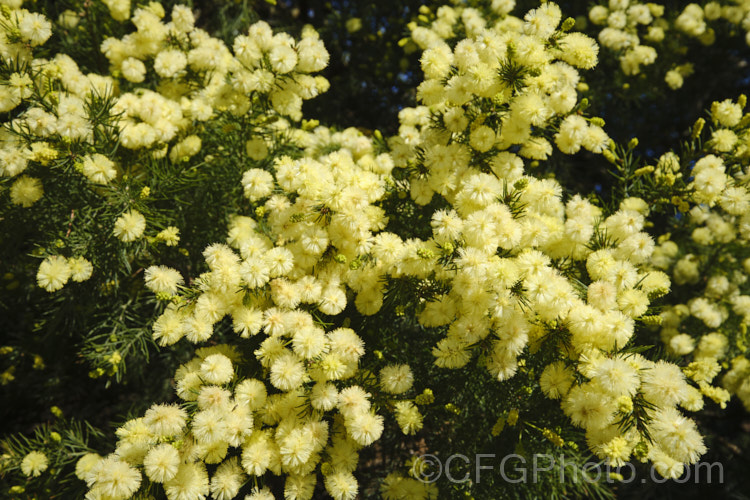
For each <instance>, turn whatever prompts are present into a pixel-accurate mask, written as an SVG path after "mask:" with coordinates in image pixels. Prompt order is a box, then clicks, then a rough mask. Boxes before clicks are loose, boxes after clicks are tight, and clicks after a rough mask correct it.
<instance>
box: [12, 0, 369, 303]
mask: <svg viewBox="0 0 750 500" xmlns="http://www.w3.org/2000/svg"><path fill="white" fill-rule="evenodd" d="M19 3H20V2H19ZM16 7H17V6H16ZM108 7H109V8H110V13H111V14H112V16H113V17H114V18H115V19H116V20H118V21H128V20H129V22H131V23H132V24H133V25H134V26H135V28H136V30H135V31H134V32H133V33H130V34H128V35H125V36H124V37H123V38H122V39H116V38H107V39H106V40H104V42H103V43H102V45H101V51H102V53H103V54H104V55H105V56H106V58H107V59H108V61H109V63H110V70H111V76H101V75H98V74H94V73H89V74H84V73H83V72H82V71H81V70H80V69H79V67H78V65H77V63H76V62H75V61H74V60H73V59H72V58H71V57H69V56H67V55H65V54H57V55H55V56H54V57H52V58H51V59H41V58H35V57H34V50H33V49H34V47H36V46H38V45H42V44H43V43H44V42H45V41H46V40H47V39H48V38H49V37H50V35H51V26H52V24H51V23H50V22H49V21H48V20H46V19H45V18H44V17H43V16H42V15H41V14H36V13H30V12H28V11H26V10H24V9H19V8H13V7H12V6H11V7H9V8H4V9H3V10H2V12H0V16H2V29H0V53H2V55H3V57H4V58H5V59H7V60H8V61H9V63H12V64H13V66H14V67H17V68H18V70H17V72H15V73H12V74H11V75H10V77H9V79H8V81H7V82H3V83H4V85H0V111H2V112H9V111H11V110H14V109H16V108H17V107H18V106H19V105H21V104H22V103H23V104H24V107H23V108H22V111H21V112H20V113H17V114H16V116H14V117H13V119H12V120H9V121H8V122H6V123H4V124H3V126H2V127H1V128H0V175H2V176H3V177H8V178H13V180H12V185H11V187H10V190H9V194H10V201H11V202H12V203H13V204H15V205H18V206H20V207H23V208H27V207H31V206H32V205H34V204H35V203H37V202H39V200H41V199H42V198H43V196H44V183H45V182H50V183H52V184H54V183H56V182H58V181H57V179H58V178H66V179H67V177H66V176H67V175H68V174H69V171H68V170H67V169H66V168H65V165H66V164H67V159H68V158H66V157H69V158H73V159H75V162H74V166H75V172H78V173H79V174H80V175H81V176H82V177H83V178H85V180H86V181H88V182H89V183H90V184H91V189H92V191H94V192H96V193H98V194H99V195H101V196H102V197H103V198H106V199H107V203H112V201H113V199H116V200H117V203H118V204H122V207H121V211H120V213H119V215H118V216H116V219H115V220H113V221H112V222H111V223H110V224H111V225H109V226H108V227H107V230H108V231H109V232H110V234H112V235H113V236H115V237H116V238H117V239H119V240H120V241H122V242H124V243H130V242H134V241H136V240H139V239H141V238H142V237H144V236H145V235H146V234H147V220H146V217H145V216H144V215H143V213H142V211H141V210H138V209H136V208H134V206H133V205H134V200H129V199H127V198H128V197H130V196H132V195H130V193H127V191H128V187H127V178H128V177H129V175H132V170H133V168H134V167H133V166H132V162H133V160H132V158H131V157H127V159H123V157H122V154H121V153H120V154H118V153H117V151H116V149H117V148H114V149H115V151H114V152H113V149H112V148H110V147H107V146H106V145H102V142H101V141H100V140H99V141H98V142H97V141H95V139H94V127H95V122H96V120H98V119H100V118H94V117H93V116H92V113H94V111H92V110H93V109H94V106H95V105H96V104H95V103H96V102H98V100H100V99H108V98H111V108H109V109H107V112H108V113H109V114H110V115H111V116H112V117H117V118H112V119H111V120H110V121H108V122H107V125H106V127H104V126H102V125H99V129H98V130H99V132H100V133H103V132H104V131H108V132H107V133H111V134H112V136H113V140H116V141H117V143H118V144H119V145H120V146H122V147H124V148H126V149H129V150H140V151H145V156H143V157H141V159H142V160H143V161H146V162H148V161H151V160H152V159H156V160H158V159H161V158H164V157H167V153H169V155H168V158H169V160H170V161H171V162H173V163H179V162H184V161H186V160H188V159H189V158H190V157H192V156H194V155H196V154H198V153H199V152H200V150H201V147H202V144H201V140H200V138H199V137H198V136H197V135H195V134H189V132H191V131H194V126H195V125H196V124H198V123H200V122H205V121H206V120H209V119H211V118H212V117H215V116H216V115H217V114H220V113H225V114H226V113H229V114H231V115H233V116H237V117H239V116H261V117H263V119H267V118H268V115H273V114H275V115H277V116H278V115H282V116H284V117H287V118H291V119H292V120H299V119H301V106H302V101H303V100H304V99H310V98H312V97H314V96H316V95H318V94H319V93H321V92H324V91H325V90H327V88H328V82H327V81H326V80H325V78H323V77H321V76H314V75H313V73H315V72H317V71H320V70H321V69H323V68H324V67H325V66H326V64H327V62H328V58H329V56H328V52H327V51H326V49H325V47H324V46H323V43H322V42H321V41H320V39H319V37H318V35H317V33H316V32H315V31H314V30H312V29H309V28H307V29H305V30H304V31H303V33H302V37H301V39H300V40H295V39H293V38H292V37H290V36H289V35H287V34H286V33H277V34H274V33H273V31H272V30H271V28H270V27H269V26H268V24H266V23H264V22H258V23H256V24H254V25H252V26H250V28H249V30H248V32H247V34H242V35H239V36H238V37H237V38H236V39H235V42H234V45H233V47H232V48H231V49H230V48H228V47H226V46H225V45H224V43H223V42H221V41H220V40H218V39H216V38H212V37H211V36H209V35H208V34H207V33H206V32H205V31H203V30H200V29H198V28H196V27H195V19H194V15H193V13H192V11H191V10H190V9H189V8H188V7H185V6H181V5H178V6H175V7H174V8H173V10H172V12H171V15H170V16H169V17H170V20H169V21H168V22H165V19H164V18H165V16H166V13H165V11H164V9H163V7H162V6H161V5H160V4H159V3H156V2H151V3H150V4H149V5H148V6H145V7H142V8H136V9H135V10H134V11H133V14H132V16H130V2H114V1H112V2H108ZM60 22H62V21H60ZM147 72H153V73H155V74H156V75H157V77H158V78H157V80H158V81H157V83H156V90H151V89H148V88H139V87H138V84H140V83H142V82H144V80H145V77H146V74H147ZM121 89H128V91H127V92H122V91H121ZM261 97H262V99H261ZM285 123H286V121H285V120H279V121H278V122H277V123H276V124H274V127H277V128H278V127H281V128H283V127H284V124H285ZM260 129H261V127H260V126H259V127H258V130H259V131H260ZM258 135H259V137H258V138H255V139H251V140H250V141H249V142H248V145H249V146H248V156H249V157H250V158H253V159H261V158H262V157H264V156H265V154H266V153H267V147H266V145H265V140H264V139H263V138H262V134H261V133H260V132H259V134H258ZM71 143H73V144H75V149H76V150H77V151H80V152H79V153H78V154H71V152H70V147H69V145H70V144H71ZM251 143H252V145H253V147H252V148H251V147H250V144H251ZM258 151H265V152H266V153H263V154H259V153H258ZM125 154H126V155H127V153H125ZM135 168H139V167H135ZM27 173H30V174H31V175H27ZM365 189H367V186H365ZM120 190H122V191H123V192H125V193H126V194H127V195H126V197H121V196H119V194H120V193H118V194H117V195H114V193H116V192H117V191H120ZM147 196H148V194H147V193H145V194H144V193H141V196H140V199H142V198H145V197H147ZM123 199H126V201H125V203H124V204H123V202H122V200H123ZM53 203H54V202H53ZM175 229H176V228H174V227H170V231H171V233H169V234H167V233H164V234H162V233H159V234H158V235H156V236H155V238H154V237H153V236H152V237H150V238H152V240H150V241H153V242H164V243H166V244H167V245H170V246H174V245H175V244H176V243H177V239H176V238H178V237H177V236H176V234H173V233H174V230H175ZM55 262H56V261H55ZM55 262H53V261H49V260H48V261H45V263H44V264H43V265H42V267H40V269H39V275H38V282H39V284H40V286H42V287H43V288H45V289H46V290H48V291H55V290H59V289H60V288H61V287H62V285H63V284H64V283H65V282H66V281H67V280H68V277H70V276H71V273H72V277H73V279H78V278H80V279H78V281H81V280H84V279H87V278H88V276H90V274H91V269H90V268H91V264H90V263H88V261H86V262H87V266H88V267H85V268H83V269H80V270H79V269H78V268H76V269H75V270H73V271H71V270H70V269H68V268H67V267H66V266H65V265H63V261H62V260H61V261H59V262H57V263H55ZM71 262H72V261H71ZM81 265H82V264H81ZM79 267H80V265H79ZM86 269H88V271H87V272H88V274H86V273H85V272H84V271H85V270H86ZM84 276H85V277H84ZM77 277H78V278H77Z"/></svg>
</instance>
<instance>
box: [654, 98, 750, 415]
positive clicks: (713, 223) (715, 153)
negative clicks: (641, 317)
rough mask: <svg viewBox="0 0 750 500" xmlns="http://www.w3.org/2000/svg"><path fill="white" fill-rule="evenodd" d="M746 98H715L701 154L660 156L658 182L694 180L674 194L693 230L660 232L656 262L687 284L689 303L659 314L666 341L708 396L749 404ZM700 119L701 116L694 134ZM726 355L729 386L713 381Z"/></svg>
mask: <svg viewBox="0 0 750 500" xmlns="http://www.w3.org/2000/svg"><path fill="white" fill-rule="evenodd" d="M745 104H746V98H745V97H744V96H741V97H740V98H739V99H738V100H737V102H735V101H732V100H730V99H727V100H724V101H720V102H714V103H713V104H712V106H711V130H710V131H709V134H710V135H709V140H708V141H706V142H705V144H704V146H703V150H701V151H700V152H699V153H698V159H697V160H695V161H693V162H688V161H685V160H682V161H681V159H680V158H679V157H678V156H677V155H675V154H674V153H667V154H665V155H664V156H662V157H661V159H660V160H659V163H658V165H657V168H656V170H655V175H656V178H657V182H659V183H663V184H669V185H672V184H675V183H676V182H677V183H678V184H679V181H680V180H681V179H683V178H688V179H689V180H690V182H689V183H687V185H686V188H687V189H688V193H689V194H688V195H687V196H686V197H685V199H684V200H679V199H676V200H674V201H675V202H677V203H678V204H679V205H680V206H681V208H680V210H683V209H684V210H685V211H686V212H687V213H686V214H685V215H686V222H687V227H688V229H689V232H688V233H687V234H686V235H685V237H684V238H676V237H674V236H670V235H664V236H662V237H661V238H660V239H659V244H658V245H657V246H656V248H655V250H654V255H653V257H652V259H651V265H652V266H653V268H655V269H660V270H662V271H665V272H668V273H670V274H671V275H672V277H673V281H674V283H675V284H676V285H678V290H677V291H678V292H679V291H680V290H681V289H689V293H688V294H687V295H686V297H687V298H686V300H685V302H684V303H677V304H674V305H673V306H671V307H669V308H667V309H665V310H664V311H663V312H662V313H661V315H660V316H661V330H660V334H661V339H662V341H663V342H664V343H665V345H666V346H667V347H668V349H669V350H670V351H671V352H672V353H673V354H675V355H677V356H684V357H685V359H686V360H687V361H689V363H688V364H687V366H686V368H685V373H686V374H687V375H688V376H689V377H690V378H691V379H692V380H693V381H694V382H695V383H696V384H698V386H699V389H700V392H701V393H702V394H703V395H704V396H706V397H708V398H710V399H712V400H713V401H715V402H716V403H717V404H719V405H720V406H722V407H723V406H725V405H726V403H727V401H728V400H729V397H730V393H732V394H737V396H738V397H739V398H740V400H742V401H743V403H744V404H745V406H746V407H748V408H750V377H749V375H750V372H748V370H747V367H748V366H750V365H749V364H748V360H747V358H746V357H745V353H746V350H747V324H748V322H750V289H748V278H747V277H748V273H749V272H750V252H748V250H747V248H748V240H749V239H750V193H748V190H747V182H748V179H750V171H748V169H747V167H746V166H745V165H746V162H747V157H748V154H750V153H749V151H748V148H747V141H748V138H750V130H749V129H748V123H750V118H749V116H750V115H747V114H745V112H744V108H745ZM702 126H703V121H701V120H699V121H698V123H697V125H696V127H694V130H695V135H696V137H697V136H699V135H700V132H701V131H700V129H701V127H702ZM716 263H719V265H718V266H717V265H716ZM728 359H731V369H730V370H729V371H727V372H726V374H725V375H724V376H723V378H722V385H723V387H724V388H719V387H715V386H712V385H710V383H711V382H712V380H713V379H714V378H715V377H716V376H717V375H719V373H720V372H721V365H722V364H724V365H725V366H726V364H727V363H726V362H727V360H728ZM693 406H694V408H691V409H693V410H698V409H700V408H701V407H702V402H699V401H698V400H696V401H695V403H694V404H693Z"/></svg>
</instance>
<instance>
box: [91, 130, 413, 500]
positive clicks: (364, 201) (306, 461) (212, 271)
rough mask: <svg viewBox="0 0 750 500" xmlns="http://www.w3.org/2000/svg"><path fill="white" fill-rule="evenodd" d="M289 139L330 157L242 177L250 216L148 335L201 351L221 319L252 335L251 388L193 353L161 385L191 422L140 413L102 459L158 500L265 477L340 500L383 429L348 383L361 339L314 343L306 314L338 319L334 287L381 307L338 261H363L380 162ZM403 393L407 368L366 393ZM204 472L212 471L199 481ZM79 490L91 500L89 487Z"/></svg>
mask: <svg viewBox="0 0 750 500" xmlns="http://www.w3.org/2000/svg"><path fill="white" fill-rule="evenodd" d="M298 135H299V137H300V139H303V142H304V143H306V144H307V145H308V146H309V147H310V148H311V150H313V149H315V150H317V149H320V145H321V144H322V143H327V144H329V145H330V144H331V141H335V143H336V144H339V145H342V146H343V147H341V149H339V150H337V151H334V152H331V153H328V154H326V155H323V156H319V157H317V158H314V157H311V156H308V157H303V158H301V159H298V160H293V159H291V158H289V157H281V158H278V159H277V160H276V161H275V164H274V168H273V171H272V172H273V173H270V172H268V171H266V170H260V169H250V170H248V171H247V172H245V174H244V176H243V179H242V183H243V185H244V189H245V195H246V196H247V197H248V198H249V199H250V200H252V201H253V202H254V203H255V204H256V207H257V208H256V218H255V219H254V218H250V217H246V216H235V217H234V218H233V220H232V222H231V224H230V228H229V235H228V238H227V243H228V244H227V245H225V244H215V245H211V246H210V247H208V248H207V249H206V250H205V252H204V256H205V258H206V263H207V265H208V267H209V272H207V273H204V274H203V275H201V276H200V277H199V279H198V280H197V283H198V285H197V290H196V291H197V292H198V296H197V298H195V300H191V301H185V300H183V299H179V298H178V299H177V300H175V301H174V303H173V304H172V305H170V306H169V307H168V308H167V310H166V311H165V312H164V314H163V315H162V316H161V317H160V318H159V319H158V320H157V321H156V323H155V324H154V338H155V339H156V340H157V341H158V342H159V343H160V344H161V345H164V346H166V345H171V344H174V343H175V342H177V341H179V340H180V339H181V338H183V337H186V338H187V339H188V340H189V341H191V342H194V343H201V342H205V341H207V340H209V339H210V338H211V337H212V335H213V334H214V327H215V325H216V324H217V323H218V322H220V321H221V320H222V318H224V317H225V316H229V317H231V319H232V325H233V328H234V331H235V333H236V334H237V335H238V336H240V337H242V338H249V337H253V336H258V335H260V336H262V338H263V340H262V341H261V342H260V344H259V347H258V348H257V349H256V350H255V352H254V354H255V357H256V360H257V363H258V364H259V366H260V367H261V368H262V373H264V376H265V378H264V379H243V380H235V370H234V368H233V366H235V365H236V364H237V363H244V364H248V361H246V360H240V359H239V358H238V355H237V353H236V352H235V351H233V350H232V348H231V347H229V346H219V347H212V348H202V349H199V350H198V351H197V357H196V358H195V359H194V360H193V361H191V362H190V363H187V364H185V365H183V366H182V367H181V368H180V369H179V370H178V371H177V373H176V375H175V382H176V387H177V394H178V396H179V397H180V398H181V399H183V400H184V401H189V402H195V403H197V405H198V410H197V411H196V412H194V413H191V414H189V415H188V414H186V413H185V412H184V411H183V410H181V409H180V408H178V407H165V406H163V405H157V406H155V407H153V408H152V409H151V410H149V411H148V412H147V413H146V415H145V416H144V417H143V418H141V419H136V420H134V421H131V422H129V423H128V424H126V425H125V427H123V428H122V429H121V430H120V431H119V434H120V437H121V440H120V442H119V444H118V447H117V450H116V451H115V454H114V455H112V457H110V458H106V459H102V463H104V464H107V465H106V468H109V467H118V468H121V467H125V466H126V467H129V468H130V469H129V470H133V471H136V470H137V469H136V468H140V467H142V468H143V471H144V472H145V474H146V476H147V477H148V479H149V480H150V481H152V482H160V483H163V484H164V488H165V491H166V494H167V497H168V498H186V497H185V496H180V495H189V494H191V492H192V493H194V494H203V495H205V494H208V492H211V493H212V494H213V495H214V496H215V497H216V498H227V499H228V498H234V496H235V495H236V494H237V491H238V490H239V487H240V486H241V485H242V484H243V483H244V482H245V480H246V478H247V476H248V475H250V476H256V477H262V476H263V475H264V474H265V473H266V472H267V471H268V472H270V473H272V474H276V475H280V474H284V475H285V476H286V478H287V482H286V489H285V495H286V497H287V498H311V496H312V494H313V491H314V487H315V484H316V474H317V471H320V472H322V474H323V475H324V477H325V480H324V484H325V487H326V489H327V490H328V491H329V493H330V494H331V495H332V496H333V497H334V498H337V499H351V498H354V496H355V495H356V493H357V491H358V486H357V481H356V479H355V477H354V476H353V475H352V472H353V471H354V470H355V468H356V466H357V460H358V451H359V450H360V449H361V448H362V447H363V446H367V445H370V444H372V443H373V442H374V441H375V440H377V439H378V438H379V437H380V435H381V433H382V431H383V425H384V424H383V417H382V416H380V415H378V414H376V413H375V411H374V409H373V407H372V405H371V402H370V399H371V393H370V392H368V391H367V390H366V389H365V388H363V387H362V386H360V385H357V384H353V383H352V382H351V380H352V378H353V377H354V376H355V375H357V374H360V373H361V370H360V369H359V360H360V358H361V357H362V356H363V355H364V354H365V346H364V343H363V341H362V340H361V339H360V337H359V336H358V335H357V334H356V333H355V332H354V331H353V330H351V329H349V328H336V329H333V330H331V331H326V330H325V329H324V328H323V327H322V326H321V325H320V323H319V322H318V321H316V320H315V319H314V317H313V315H311V314H310V312H308V311H309V310H310V308H311V307H312V308H314V309H317V311H319V312H320V313H321V314H324V315H327V316H336V315H339V314H340V313H341V312H342V311H343V310H344V309H345V308H346V306H347V303H348V299H347V288H349V289H355V288H356V289H357V291H358V292H359V295H358V296H357V298H356V300H355V305H356V307H357V308H358V309H360V311H362V312H363V313H365V314H372V313H374V312H375V311H377V309H378V308H379V307H380V305H381V304H382V291H381V288H380V284H379V283H378V275H377V273H373V272H368V273H367V275H366V276H365V275H364V274H363V273H362V272H361V271H359V270H357V269H356V266H351V265H350V263H351V262H356V261H357V259H361V258H362V257H363V256H364V255H366V254H367V253H368V252H370V251H371V249H372V247H373V240H374V235H373V232H376V231H379V230H382V229H383V227H384V226H385V224H386V222H387V219H386V218H385V214H384V212H383V210H382V209H381V208H378V207H377V206H376V205H375V203H376V202H378V201H380V200H382V199H383V197H384V196H385V194H386V188H387V185H388V184H387V181H386V179H388V178H389V173H390V169H391V168H393V163H392V161H391V160H390V157H388V156H387V155H380V156H375V155H374V154H373V145H372V143H371V141H370V140H368V139H366V138H365V137H364V136H362V135H361V134H360V133H359V132H356V131H355V130H354V129H351V130H348V131H344V132H340V133H336V134H330V132H328V131H327V130H326V129H322V128H321V129H317V130H315V131H314V132H311V133H303V132H299V133H298ZM145 279H146V284H147V286H148V287H149V288H150V289H151V290H153V291H154V292H156V293H166V294H170V295H171V294H175V293H177V292H178V285H179V284H181V283H182V277H181V276H180V274H179V273H178V272H177V271H175V270H172V269H169V268H167V267H165V266H158V267H157V266H154V267H151V268H149V269H147V270H146V276H145ZM259 373H260V372H259ZM412 381H413V375H412V373H411V370H410V369H409V366H408V365H388V366H385V367H384V368H383V370H382V373H381V376H380V387H381V388H382V391H383V392H386V393H390V394H393V395H397V394H403V393H404V392H406V391H408V390H409V389H410V388H411V385H412ZM232 388H233V390H232ZM412 406H413V405H412ZM301 410H304V411H301ZM162 414H164V416H161V415H162ZM303 415H304V416H303ZM399 415H401V416H400V417H399V421H400V422H403V424H402V427H403V428H404V432H409V433H413V432H415V430H417V429H419V428H421V415H420V414H419V412H418V411H417V410H416V408H415V407H414V408H413V409H411V410H410V409H409V408H404V409H403V410H402V411H401V412H400V413H399ZM173 416H174V424H172V423H170V422H171V419H172V417H173ZM165 426H167V427H169V429H168V432H167V431H165V428H166V427H165ZM175 439H176V440H177V442H176V443H175V442H174V441H175ZM233 450H237V452H236V453H235V452H234V451H233ZM323 457H327V458H326V459H325V460H324V459H323ZM107 460H109V462H107ZM204 464H221V465H220V466H219V468H218V469H217V470H216V472H215V473H214V475H213V477H211V479H210V480H209V477H208V475H207V472H206V468H205V465H204ZM85 479H86V480H87V481H88V482H89V483H90V486H91V488H92V489H91V492H92V493H91V494H92V495H93V494H95V493H96V492H97V491H98V490H99V488H101V486H100V485H101V484H103V483H102V482H101V481H100V480H98V479H96V478H95V477H94V476H93V475H88V476H86V477H85ZM217 495H218V496H217ZM117 498H124V496H120V497H117Z"/></svg>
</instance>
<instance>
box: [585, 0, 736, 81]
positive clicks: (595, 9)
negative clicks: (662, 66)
mask: <svg viewBox="0 0 750 500" xmlns="http://www.w3.org/2000/svg"><path fill="white" fill-rule="evenodd" d="M749 12H750V5H748V4H747V2H717V1H712V2H707V3H705V5H702V6H701V5H699V4H697V3H690V4H687V5H686V6H685V7H684V8H683V10H682V11H681V12H679V14H678V15H677V16H676V17H671V16H665V13H664V5H662V4H659V3H653V2H648V3H645V2H640V1H638V0H609V1H608V2H607V3H605V4H603V5H602V4H599V5H594V6H592V7H591V9H590V10H589V20H591V22H592V23H593V24H594V25H596V26H597V27H599V26H600V27H601V28H600V31H599V35H598V38H599V43H601V45H602V46H603V47H606V48H607V49H609V50H611V51H613V52H614V53H615V54H616V55H617V57H618V58H619V61H620V67H621V69H622V71H623V73H624V74H625V75H629V76H633V75H637V74H639V73H640V72H641V67H642V66H648V65H651V64H653V63H654V62H655V61H656V58H657V55H658V53H659V52H662V53H663V54H664V56H666V57H667V58H668V60H669V61H670V62H669V64H672V67H671V68H669V69H668V71H667V72H666V73H665V74H664V81H665V82H666V83H667V85H668V86H669V87H670V88H672V89H679V88H680V87H682V85H683V83H684V79H685V78H686V77H688V76H690V74H691V73H692V72H693V66H692V64H690V63H689V62H684V63H682V64H679V63H678V62H677V61H678V60H679V59H683V58H684V55H683V54H672V53H670V52H669V51H671V50H673V49H671V48H670V45H668V44H667V43H666V41H665V40H668V39H681V38H685V39H691V38H692V39H697V40H698V41H699V42H700V43H702V44H703V45H712V44H713V43H714V41H715V40H716V30H721V29H723V26H722V25H721V24H720V23H722V22H723V23H727V24H729V25H730V26H732V27H733V28H734V27H740V28H741V29H742V30H743V31H744V32H745V33H746V37H745V38H746V40H747V43H748V44H750V21H748V19H749V18H748V16H747V14H748V13H749ZM676 46H683V44H677V45H676ZM664 56H663V57H664Z"/></svg>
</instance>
